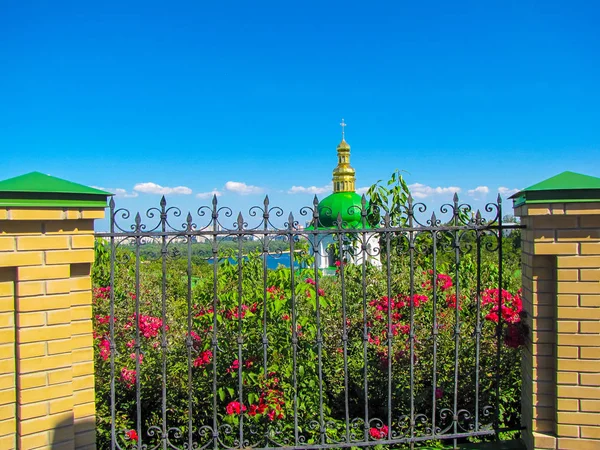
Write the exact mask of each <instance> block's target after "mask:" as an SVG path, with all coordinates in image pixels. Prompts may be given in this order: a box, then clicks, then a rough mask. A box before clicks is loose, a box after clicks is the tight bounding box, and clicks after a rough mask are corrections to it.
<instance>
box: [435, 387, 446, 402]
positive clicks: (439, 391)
mask: <svg viewBox="0 0 600 450" xmlns="http://www.w3.org/2000/svg"><path fill="white" fill-rule="evenodd" d="M443 396H444V390H443V389H442V388H440V387H436V388H435V398H436V399H438V400H439V399H440V398H442V397H443Z"/></svg>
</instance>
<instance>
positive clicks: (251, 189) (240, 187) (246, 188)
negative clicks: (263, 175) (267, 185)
mask: <svg viewBox="0 0 600 450" xmlns="http://www.w3.org/2000/svg"><path fill="white" fill-rule="evenodd" d="M225 190H226V191H229V192H235V193H236V194H240V195H250V194H261V193H262V192H264V189H263V188H260V187H258V186H252V185H250V184H246V183H242V182H240V181H228V182H227V183H225Z"/></svg>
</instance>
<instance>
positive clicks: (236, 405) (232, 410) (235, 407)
mask: <svg viewBox="0 0 600 450" xmlns="http://www.w3.org/2000/svg"><path fill="white" fill-rule="evenodd" d="M225 411H227V414H229V415H230V416H231V415H233V414H240V413H241V412H243V411H246V407H245V406H244V405H242V404H241V403H240V402H236V401H233V402H230V403H229V404H228V405H227V407H226V408H225Z"/></svg>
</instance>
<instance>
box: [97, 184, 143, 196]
mask: <svg viewBox="0 0 600 450" xmlns="http://www.w3.org/2000/svg"><path fill="white" fill-rule="evenodd" d="M92 187H93V188H95V189H100V190H101V191H106V192H110V193H112V194H115V197H123V198H135V197H137V196H138V195H139V194H138V193H137V192H127V190H125V189H122V188H105V187H100V186H92Z"/></svg>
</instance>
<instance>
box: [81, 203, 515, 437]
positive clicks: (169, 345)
mask: <svg viewBox="0 0 600 450" xmlns="http://www.w3.org/2000/svg"><path fill="white" fill-rule="evenodd" d="M334 214H336V213H334V212H332V211H329V210H323V209H321V210H320V211H319V208H318V201H317V199H316V198H315V201H314V203H313V205H312V207H306V208H302V209H301V210H300V211H299V214H298V216H297V217H296V216H294V215H292V214H291V213H290V214H289V216H287V217H285V216H284V211H283V210H282V209H281V208H277V207H272V206H271V205H270V204H269V201H268V198H267V199H265V201H264V204H263V205H262V206H260V207H258V206H257V207H252V208H250V209H249V211H248V214H247V215H246V217H244V216H243V215H242V214H241V213H240V214H239V215H238V216H237V218H236V219H234V218H233V217H234V214H233V211H232V210H231V209H229V208H226V207H221V206H220V205H219V204H218V202H217V198H216V197H215V198H214V199H213V201H212V205H211V206H203V207H201V208H199V209H198V211H197V212H196V214H195V215H194V216H192V214H190V213H188V214H187V216H185V217H184V216H183V215H182V213H181V211H180V210H179V209H178V208H174V207H167V204H166V201H165V200H164V198H163V200H162V201H161V203H160V207H159V208H152V209H150V210H148V211H147V212H146V213H145V216H144V217H143V218H142V215H140V214H139V213H138V214H136V215H135V216H134V217H132V216H131V215H130V213H129V211H127V210H124V209H117V208H116V207H115V204H114V201H112V200H111V203H110V231H109V232H101V233H97V237H99V238H101V242H103V243H102V244H100V245H99V246H98V248H97V262H96V265H95V266H94V272H93V276H94V279H95V283H96V289H95V298H94V308H95V311H94V313H95V339H96V343H97V352H96V353H97V355H96V359H97V366H96V367H97V370H96V371H97V373H96V391H97V416H98V445H99V446H100V447H102V448H108V447H109V446H110V448H112V449H115V448H138V449H143V448H148V449H150V448H161V449H167V448H185V449H192V448H197V449H201V448H209V447H210V448H215V449H216V448H246V447H252V448H272V447H285V448H303V449H307V448H328V447H362V446H373V445H379V444H382V445H394V446H396V447H398V446H401V444H406V445H410V446H418V445H421V444H423V443H427V442H429V441H434V440H437V441H439V440H442V441H445V442H447V443H448V444H449V445H454V446H456V445H457V444H458V443H460V442H463V441H467V440H469V439H473V438H479V439H484V440H485V439H486V438H495V439H498V438H499V437H501V436H502V433H503V432H505V431H508V430H518V429H519V401H520V398H519V395H520V394H519V383H520V373H519V364H520V353H519V346H520V344H522V339H523V335H524V333H525V332H526V330H525V326H524V322H523V321H522V319H523V317H524V313H523V312H522V311H521V305H520V291H519V290H518V288H519V285H520V272H519V268H520V249H519V228H520V226H519V225H518V224H515V223H505V222H503V217H502V204H501V199H500V198H499V197H498V200H497V202H495V203H490V204H488V205H487V206H486V207H485V211H484V212H483V214H482V213H480V212H479V211H477V212H473V211H471V208H470V206H468V205H465V204H460V203H459V200H458V197H455V198H454V202H453V203H452V204H447V205H444V206H442V207H441V208H440V209H439V211H438V213H437V215H436V214H435V213H433V214H431V215H428V212H427V208H426V206H425V205H423V204H421V203H413V201H412V199H410V198H409V199H408V201H407V203H406V205H403V208H402V213H401V214H395V215H391V216H390V214H388V213H386V212H385V211H384V210H376V209H375V208H373V207H369V206H368V205H367V202H366V200H365V199H364V198H363V202H362V205H361V206H360V207H359V206H352V207H351V210H349V211H344V214H345V216H344V217H346V218H347V217H352V218H353V219H354V218H355V220H353V226H352V227H350V226H349V223H348V221H344V220H343V219H342V215H341V214H340V215H336V217H332V215H334ZM425 217H426V218H425ZM324 218H327V220H324ZM300 219H301V220H302V222H304V223H305V225H306V227H303V226H302V225H301V221H300ZM249 222H250V223H249ZM278 222H279V223H281V225H280V226H278ZM228 223H229V224H231V226H230V227H228V226H227V224H228ZM324 223H327V224H328V225H330V226H329V227H323V226H322V225H323V224H324ZM332 224H333V225H332ZM357 224H358V225H357ZM103 267H104V269H103Z"/></svg>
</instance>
